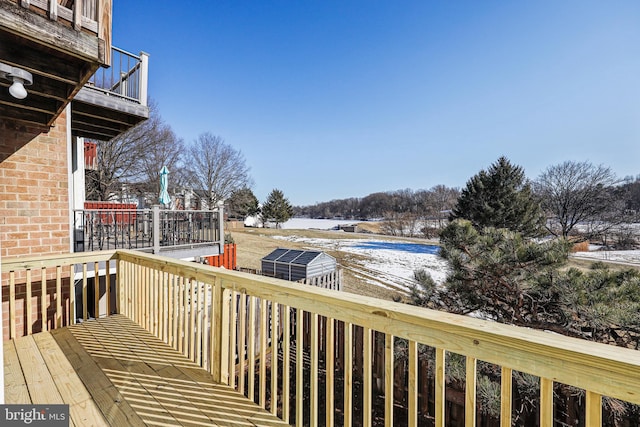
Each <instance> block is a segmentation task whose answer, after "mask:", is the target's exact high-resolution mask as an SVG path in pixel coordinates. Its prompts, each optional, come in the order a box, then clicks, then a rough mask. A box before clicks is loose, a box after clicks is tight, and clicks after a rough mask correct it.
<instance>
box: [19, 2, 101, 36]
mask: <svg viewBox="0 0 640 427" xmlns="http://www.w3.org/2000/svg"><path fill="white" fill-rule="evenodd" d="M17 3H19V4H20V5H21V6H23V7H29V6H33V7H34V8H35V9H37V10H39V11H41V12H42V13H43V14H46V15H48V16H49V19H51V20H52V21H56V20H58V19H63V20H65V21H67V22H69V23H72V24H73V26H74V27H75V28H76V29H80V28H84V29H86V30H88V31H91V32H93V33H96V34H97V33H98V18H99V15H98V7H99V4H100V1H99V0H18V1H17Z"/></svg>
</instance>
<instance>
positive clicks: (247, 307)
mask: <svg viewBox="0 0 640 427" xmlns="http://www.w3.org/2000/svg"><path fill="white" fill-rule="evenodd" d="M72 271H81V272H82V273H79V274H76V275H75V276H73V274H72V273H70V272H72ZM2 272H3V295H8V297H7V299H8V304H7V305H8V311H9V313H8V317H7V313H6V306H5V318H7V319H8V321H9V322H10V324H9V325H7V326H8V327H7V329H8V330H9V331H10V332H9V333H10V335H11V337H15V336H18V335H23V334H30V333H32V332H36V331H37V330H47V329H51V328H58V327H62V326H65V325H67V324H70V323H74V322H76V319H77V318H80V319H85V320H86V319H89V318H90V317H92V316H105V315H107V314H111V313H120V314H124V315H126V316H127V317H128V318H129V319H131V320H133V321H134V322H136V323H137V324H139V325H140V326H142V327H143V328H145V329H147V330H148V331H150V332H151V333H152V334H154V335H155V336H156V337H158V338H159V339H161V340H163V341H164V342H166V343H168V344H169V345H171V346H172V347H173V348H174V349H176V350H178V351H179V352H181V353H183V354H184V355H186V356H187V357H189V358H190V359H191V360H193V361H194V362H196V363H197V364H199V365H200V366H202V367H204V368H205V369H207V370H208V371H209V372H210V373H211V375H212V376H213V378H214V379H215V380H217V381H219V382H221V383H225V384H228V385H230V386H231V387H233V388H235V389H237V390H238V391H240V393H242V394H244V395H245V396H246V397H247V398H248V399H250V400H253V401H255V402H257V403H258V404H259V405H260V406H262V407H263V408H266V409H268V410H269V411H270V412H272V413H273V414H275V415H277V416H278V417H280V418H281V419H283V420H285V421H286V422H289V423H293V422H294V421H295V423H296V425H352V424H358V425H365V426H368V425H374V424H376V425H377V424H381V423H384V425H387V426H392V425H409V426H416V425H418V417H429V418H431V422H433V423H434V425H435V426H444V425H465V426H475V425H476V417H477V413H478V408H479V406H480V400H479V397H478V396H477V390H478V387H479V385H478V383H479V381H478V378H479V377H478V374H477V369H478V366H479V365H478V364H479V363H480V362H481V361H482V362H488V363H491V364H494V365H496V366H497V371H498V372H500V380H499V383H498V384H499V385H498V387H499V390H500V391H499V408H500V413H501V416H500V425H501V426H511V424H512V421H513V420H512V408H513V407H514V405H515V397H514V396H515V394H514V392H513V391H514V384H513V383H512V378H513V374H514V373H515V372H516V371H518V372H522V373H527V374H530V375H533V376H535V377H537V378H538V380H537V381H538V388H539V398H538V399H537V402H536V403H535V404H536V408H537V409H536V410H535V411H534V412H535V413H536V414H537V417H538V420H537V422H536V424H537V425H540V426H552V425H560V424H555V423H554V418H556V420H557V416H558V414H560V413H561V412H563V411H564V412H567V411H568V410H569V409H571V410H572V411H575V408H567V405H568V403H567V402H566V400H564V399H559V398H554V390H557V387H559V386H563V387H564V386H572V387H577V388H579V389H581V390H582V393H583V394H582V395H583V396H584V399H583V400H582V403H581V405H582V407H581V411H582V415H580V417H581V418H582V420H583V421H582V423H581V425H585V426H588V427H593V426H601V425H609V424H607V423H606V421H603V414H606V413H607V411H606V409H605V410H603V397H605V396H608V397H611V398H615V399H620V400H622V401H625V402H629V403H632V404H640V352H638V351H635V350H630V349H625V348H619V347H615V346H609V345H604V344H599V343H593V342H588V341H583V340H579V339H574V338H568V337H565V336H560V335H557V334H552V333H546V332H542V331H537V330H530V329H526V328H519V327H513V326H508V325H502V324H496V323H494V322H489V321H483V320H479V319H475V318H470V317H466V316H458V315H452V314H448V313H443V312H437V311H432V310H427V309H423V308H419V307H413V306H408V305H405V304H400V303H394V302H389V301H382V300H378V299H374V298H368V297H363V296H358V295H354V294H348V293H345V292H335V291H331V290H325V289H318V288H315V287H311V286H303V285H297V284H292V283H290V282H286V281H282V280H278V279H271V278H266V277H261V276H253V275H249V274H244V273H240V272H234V271H226V270H221V269H215V268H212V267H208V266H202V265H200V264H195V263H188V262H183V261H173V260H170V259H167V258H163V257H158V256H155V255H149V254H145V253H141V252H137V251H126V250H117V251H111V252H99V253H94V254H66V255H57V256H49V257H41V258H16V259H3V260H2ZM106 272H109V273H110V274H105V273H106ZM98 276H103V277H104V278H103V279H101V280H100V281H96V280H95V279H94V277H98ZM42 278H46V279H47V280H42ZM95 282H97V283H100V288H99V292H93V291H92V287H93V283H95ZM76 291H77V292H78V296H77V297H76ZM91 295H93V298H92V297H91ZM61 299H62V301H60V300H61ZM77 299H78V300H81V301H82V309H78V304H77ZM49 303H50V304H51V306H54V307H56V308H55V309H54V310H49V311H47V310H46V307H47V304H49ZM34 319H35V320H36V321H34ZM17 325H25V327H24V329H20V328H19V327H18V326H17ZM34 325H35V326H34ZM380 342H381V343H382V344H383V345H382V351H381V352H378V351H375V350H376V349H379V348H380V346H379V345H378V343H380ZM400 343H402V344H403V345H402V346H401V347H403V348H404V349H405V350H406V352H404V353H403V352H400V351H397V347H399V345H398V344H400ZM424 346H429V347H430V348H431V349H432V350H433V351H432V353H433V360H432V361H431V362H430V366H431V368H430V369H427V368H426V365H425V364H424V363H422V357H423V356H421V354H424V353H423V352H422V351H421V350H422V349H423V347H424ZM459 356H463V357H464V359H465V362H464V364H463V365H464V366H465V368H463V372H464V371H465V370H466V377H465V385H464V389H463V390H464V391H463V398H462V399H460V400H461V402H459V404H461V405H462V406H464V410H463V414H464V415H463V418H464V419H465V420H464V421H462V422H461V421H460V420H458V421H457V422H456V423H454V421H455V420H453V419H452V418H451V416H450V412H449V411H448V410H447V409H448V407H449V405H448V403H447V402H448V399H449V396H448V394H449V391H448V390H449V386H450V382H451V380H450V379H449V378H450V371H449V369H451V368H450V367H448V364H447V359H449V358H454V357H459ZM337 360H339V361H340V363H336V361H337ZM400 360H402V361H403V363H402V364H399V363H398V362H399V361H400ZM380 364H381V366H382V369H381V370H377V369H374V367H376V366H379V365H380ZM399 366H404V367H405V368H402V369H403V370H405V371H406V374H407V376H406V384H405V383H398V382H395V381H394V378H395V377H396V376H395V370H397V369H399ZM355 367H359V368H358V369H356V368H355ZM428 370H430V371H431V373H432V376H433V380H432V381H431V382H429V383H428V385H430V389H429V390H427V387H426V385H425V383H424V382H421V378H424V374H425V373H426V371H428ZM356 390H357V393H356ZM425 394H428V395H429V396H431V397H432V403H431V405H419V403H420V402H421V401H422V400H423V399H424V398H425ZM424 406H431V409H429V410H428V413H424V412H422V409H421V408H422V407H424ZM399 408H400V409H399ZM374 414H375V415H376V420H374V419H373V415H374ZM399 414H402V417H404V418H403V419H400V418H399ZM381 420H384V421H381ZM636 421H637V420H636ZM422 422H423V421H421V423H422ZM431 422H429V423H431ZM518 425H524V424H518Z"/></svg>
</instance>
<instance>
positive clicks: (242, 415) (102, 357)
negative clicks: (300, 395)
mask: <svg viewBox="0 0 640 427" xmlns="http://www.w3.org/2000/svg"><path fill="white" fill-rule="evenodd" d="M4 354H5V398H6V400H7V402H6V403H62V402H64V403H68V404H69V405H70V414H71V421H72V423H73V425H77V426H89V425H95V426H102V425H112V426H124V425H126V426H249V427H251V426H276V425H280V426H282V425H286V424H285V423H284V422H282V421H281V420H279V419H277V418H275V417H274V416H273V415H271V414H269V413H268V412H267V411H265V410H263V409H262V408H260V407H259V406H258V405H256V404H255V403H253V402H251V401H250V400H249V399H247V398H246V397H244V396H243V395H241V394H239V393H238V392H236V391H235V390H233V389H231V388H230V387H228V386H226V385H222V384H216V383H214V382H213V380H212V378H211V376H210V375H209V374H208V373H207V372H206V371H205V370H203V369H201V368H200V367H199V366H197V365H196V364H195V363H193V362H191V361H190V360H188V359H187V358H185V357H184V356H183V355H182V354H181V353H179V352H177V351H176V350H174V349H172V348H171V347H169V346H168V345H167V344H165V343H163V342H162V341H160V340H158V339H157V338H155V337H154V336H153V335H151V334H150V333H149V332H147V331H146V330H144V329H143V328H141V327H139V326H138V325H136V324H134V323H133V322H132V321H130V320H129V319H127V318H126V317H124V316H121V315H115V316H110V317H108V318H104V319H99V320H91V321H87V322H84V323H81V324H78V325H73V326H70V327H67V328H62V329H57V330H54V331H51V332H43V333H39V334H36V335H32V336H28V337H22V338H18V339H16V340H12V341H8V342H6V343H5V346H4Z"/></svg>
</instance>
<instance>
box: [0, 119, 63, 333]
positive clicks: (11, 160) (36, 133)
mask: <svg viewBox="0 0 640 427" xmlns="http://www.w3.org/2000/svg"><path fill="white" fill-rule="evenodd" d="M67 145H68V144H67V117H66V113H63V114H61V115H60V117H58V119H57V120H56V122H55V123H54V126H53V127H51V128H47V129H41V128H31V127H27V126H22V125H19V124H18V125H17V124H15V123H7V122H0V241H1V244H0V246H1V249H0V256H1V257H2V258H6V257H14V256H27V255H39V254H54V253H64V252H69V190H68V186H69V183H68V165H67V148H68V147H67ZM8 277H9V275H8V273H7V274H3V275H2V305H3V319H2V327H3V338H4V339H7V338H8V327H9V322H8V320H9V319H8V316H9V304H8V297H9V287H8V283H9V280H8ZM67 278H68V272H67ZM16 279H17V280H16V300H17V301H16V313H14V315H15V318H16V323H17V325H16V326H17V335H18V336H21V335H23V334H24V333H25V331H26V324H27V322H29V323H31V324H32V325H33V328H34V331H38V330H40V321H41V306H40V304H41V300H40V289H41V282H39V281H34V283H33V288H34V293H33V295H32V298H31V300H32V302H33V307H34V310H33V316H32V318H31V319H26V318H25V316H24V314H25V311H24V308H25V307H24V303H25V292H24V286H25V285H24V279H23V277H20V276H18V277H17V278H16ZM67 283H68V279H67ZM68 294H69V289H68V285H67V289H66V292H63V295H60V296H58V295H55V282H54V283H51V282H48V283H47V295H46V302H45V304H46V305H47V322H48V323H49V324H51V323H52V319H53V318H54V316H55V313H54V312H53V311H52V310H55V305H56V299H57V298H61V299H62V302H63V306H67V305H68V300H69V296H68ZM67 317H68V314H67ZM65 320H66V319H65Z"/></svg>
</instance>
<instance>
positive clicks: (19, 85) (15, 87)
mask: <svg viewBox="0 0 640 427" xmlns="http://www.w3.org/2000/svg"><path fill="white" fill-rule="evenodd" d="M0 78H4V79H7V80H10V81H12V82H13V84H12V85H11V86H10V87H9V93H10V94H11V96H13V97H14V98H17V99H24V98H26V97H27V90H26V89H25V88H24V86H25V85H27V86H29V85H30V84H32V83H33V76H32V75H31V73H30V72H28V71H25V70H23V69H22V68H18V67H12V66H11V65H7V64H3V63H2V62H0Z"/></svg>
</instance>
